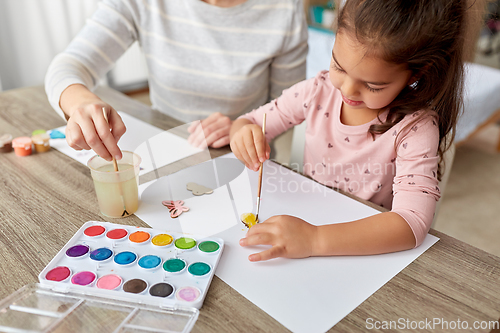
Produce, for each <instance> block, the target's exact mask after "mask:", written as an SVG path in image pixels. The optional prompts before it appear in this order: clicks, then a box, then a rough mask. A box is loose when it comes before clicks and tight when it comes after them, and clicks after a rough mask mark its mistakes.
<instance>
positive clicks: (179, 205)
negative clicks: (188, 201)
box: [161, 200, 189, 218]
mask: <svg viewBox="0 0 500 333" xmlns="http://www.w3.org/2000/svg"><path fill="white" fill-rule="evenodd" d="M161 203H162V204H163V205H164V206H166V207H167V208H168V211H169V212H170V216H171V217H172V218H176V217H179V215H181V214H182V213H183V212H187V211H189V207H186V206H184V201H182V200H177V201H173V200H165V201H162V202H161Z"/></svg>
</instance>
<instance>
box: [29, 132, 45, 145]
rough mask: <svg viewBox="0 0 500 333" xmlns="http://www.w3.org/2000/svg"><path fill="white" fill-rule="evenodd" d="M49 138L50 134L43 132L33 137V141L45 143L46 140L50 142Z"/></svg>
mask: <svg viewBox="0 0 500 333" xmlns="http://www.w3.org/2000/svg"><path fill="white" fill-rule="evenodd" d="M49 140H50V135H48V134H47V133H41V134H37V135H33V136H32V137H31V141H33V143H34V144H44V143H45V142H49Z"/></svg>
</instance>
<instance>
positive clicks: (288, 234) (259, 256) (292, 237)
mask: <svg viewBox="0 0 500 333" xmlns="http://www.w3.org/2000/svg"><path fill="white" fill-rule="evenodd" d="M317 230H318V228H317V227H316V226H313V225H312V224H309V223H307V222H306V221H304V220H302V219H299V218H297V217H294V216H289V215H278V216H273V217H271V218H269V219H267V220H266V221H264V222H263V223H258V224H256V225H254V226H253V227H252V228H250V230H249V231H248V233H247V235H246V237H245V238H242V239H241V240H240V245H241V246H250V245H271V246H272V247H271V248H270V249H267V250H265V251H262V252H260V253H254V254H252V255H250V256H249V257H248V259H249V260H250V261H261V260H269V259H272V258H277V257H284V258H307V257H310V256H313V255H315V253H316V250H315V247H314V246H315V244H316V243H317V240H318V237H317V233H318V231H317Z"/></svg>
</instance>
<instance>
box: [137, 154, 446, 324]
mask: <svg viewBox="0 0 500 333" xmlns="http://www.w3.org/2000/svg"><path fill="white" fill-rule="evenodd" d="M229 157H234V156H229ZM231 159H232V158H228V156H225V157H222V158H217V159H216V162H217V173H218V174H219V175H220V174H221V173H227V172H226V171H225V170H224V169H225V168H224V164H227V165H229V161H230V160H231ZM233 166H234V165H233ZM200 170H201V169H200V167H199V166H195V167H192V168H188V169H185V170H182V171H183V173H182V174H180V173H179V174H178V173H176V174H172V175H169V176H168V177H169V178H171V179H174V178H175V181H176V182H179V183H182V182H185V183H186V184H187V183H188V182H190V181H191V180H190V179H189V178H190V174H191V175H192V176H194V175H195V174H196V175H197V177H200V174H199V171H200ZM197 171H198V172H197ZM209 177H210V176H209ZM164 178H167V177H164ZM164 178H161V179H159V180H156V181H152V182H150V183H147V184H143V185H141V186H140V191H141V193H142V194H141V201H142V203H141V206H140V207H139V210H138V211H137V212H136V215H137V216H138V217H139V218H141V219H142V220H143V221H145V222H146V223H148V224H149V225H150V226H151V227H153V228H162V229H166V230H172V231H183V229H182V225H181V224H183V225H189V226H190V228H189V231H190V232H192V233H201V232H202V231H205V232H208V233H209V234H213V233H214V232H218V234H216V236H217V237H221V238H223V239H224V241H225V249H224V254H223V255H222V258H221V261H220V262H219V266H218V268H217V271H216V274H217V276H219V277H220V278H221V279H222V280H224V281H225V282H226V283H227V284H229V285H230V286H231V287H232V288H234V289H235V290H236V291H238V292H239V293H240V294H242V295H243V296H245V297H246V298H247V299H249V300H250V301H251V302H253V303H254V304H255V305H257V306H258V307H260V308H261V309H263V310H264V311H266V312H267V313H268V314H269V315H271V316H272V317H273V318H275V319H276V320H277V321H279V322H280V323H281V324H283V325H284V326H285V327H287V328H288V329H290V330H291V331H293V332H325V331H327V330H328V329H330V328H331V327H332V326H334V325H335V324H336V323H338V322H339V321H340V320H341V319H342V318H344V317H345V316H346V315H347V314H349V312H351V311H352V310H354V309H355V308H356V307H357V306H359V305H360V304H361V303H362V302H363V301H364V300H366V299H367V298H368V297H369V296H370V295H372V294H373V293H374V292H376V291H377V290H378V289H379V288H381V287H382V286H383V285H384V284H385V283H387V282H388V281H389V280H390V279H392V278H393V277H394V276H395V275H396V274H397V273H399V272H400V271H401V270H402V269H404V268H405V267H406V266H407V265H409V264H410V263H411V262H412V261H413V260H415V259H416V258H418V257H419V256H420V255H421V254H422V253H423V252H425V251H426V250H427V249H428V248H429V247H431V246H432V245H433V244H434V243H435V242H437V241H438V238H436V237H434V236H432V235H428V236H427V237H426V239H425V241H424V243H423V244H422V245H421V246H419V247H418V248H416V249H413V250H409V251H404V252H398V253H390V254H384V255H376V256H356V257H315V258H307V259H283V258H279V259H274V260H270V261H267V262H260V263H251V262H250V261H248V255H250V254H251V253H255V252H257V251H262V250H264V249H266V248H267V247H265V246H262V247H253V248H243V247H241V246H239V243H238V242H239V240H240V239H241V238H242V237H244V235H245V234H246V229H245V228H244V227H243V225H242V224H241V222H240V221H239V219H238V216H239V215H240V214H241V212H242V211H243V212H249V211H252V210H253V211H254V212H255V198H256V189H257V173H256V172H252V171H248V170H246V169H245V170H243V171H242V172H241V173H240V174H239V175H238V176H236V177H234V179H233V180H231V181H229V184H230V186H229V188H230V190H231V193H232V198H233V203H234V205H232V203H231V202H229V201H231V199H230V197H229V196H227V195H225V194H226V193H227V190H225V191H224V188H225V187H224V186H223V188H219V189H217V190H216V192H219V191H220V190H221V189H223V191H222V193H219V194H218V196H217V197H213V198H210V196H206V195H203V196H200V197H198V198H196V199H197V200H196V201H195V200H192V201H191V199H188V200H190V205H191V206H190V208H191V209H193V210H198V209H200V210H201V209H203V210H205V209H206V211H205V213H204V214H201V215H200V214H198V213H196V214H191V213H190V212H186V213H184V214H183V215H182V217H183V219H182V221H181V222H180V223H178V224H176V225H175V224H170V225H169V224H166V223H165V218H161V216H165V214H166V213H165V210H166V207H160V206H161V200H163V199H162V197H161V196H162V195H163V194H162V193H161V192H162V190H160V189H161V188H162V187H168V181H166V180H163V179H164ZM263 179H264V181H263V186H262V195H261V197H262V201H261V207H260V214H259V220H261V221H264V220H266V219H267V218H269V217H271V216H274V215H280V214H287V215H294V216H297V217H300V218H302V219H304V220H306V221H308V222H310V223H312V224H315V225H322V224H328V223H339V222H348V221H352V220H356V219H360V218H363V217H367V216H370V215H374V214H377V213H378V211H376V210H375V209H373V208H370V207H368V206H366V205H364V204H362V203H360V202H358V201H356V200H353V199H350V198H348V197H346V196H344V195H342V194H340V193H338V192H335V191H333V190H330V189H328V188H326V187H323V186H321V185H318V184H317V183H315V182H313V181H312V180H310V179H307V178H305V177H303V176H300V175H298V174H295V173H293V172H291V171H289V170H288V169H286V168H283V167H281V166H279V165H277V164H275V163H272V162H266V163H265V166H264V177H263ZM160 181H162V182H163V183H159V184H161V186H158V185H156V184H155V183H158V182H160ZM163 191H165V190H163ZM249 192H251V194H250V195H249ZM214 194H215V193H214ZM215 199H216V200H215ZM186 201H187V200H186ZM203 201H206V202H203ZM156 202H158V203H159V205H158V204H156ZM186 205H187V204H186ZM214 205H216V206H217V207H221V208H222V209H227V210H230V207H232V208H233V209H234V211H233V212H230V213H228V212H221V210H213V209H210V208H213V207H214ZM153 206H154V207H153ZM220 219H227V221H225V222H221V221H220ZM214 220H217V221H218V223H217V224H215V225H214V227H213V230H211V229H210V228H207V224H204V223H203V222H202V221H214ZM235 221H236V223H235ZM186 230H187V229H186ZM249 281H251V283H249Z"/></svg>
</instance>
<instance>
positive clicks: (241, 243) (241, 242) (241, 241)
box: [240, 238, 244, 246]
mask: <svg viewBox="0 0 500 333" xmlns="http://www.w3.org/2000/svg"><path fill="white" fill-rule="evenodd" d="M243 240H244V238H242V239H240V245H241V246H243Z"/></svg>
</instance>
